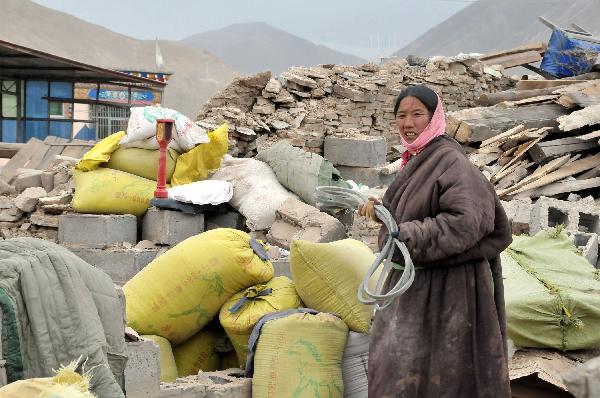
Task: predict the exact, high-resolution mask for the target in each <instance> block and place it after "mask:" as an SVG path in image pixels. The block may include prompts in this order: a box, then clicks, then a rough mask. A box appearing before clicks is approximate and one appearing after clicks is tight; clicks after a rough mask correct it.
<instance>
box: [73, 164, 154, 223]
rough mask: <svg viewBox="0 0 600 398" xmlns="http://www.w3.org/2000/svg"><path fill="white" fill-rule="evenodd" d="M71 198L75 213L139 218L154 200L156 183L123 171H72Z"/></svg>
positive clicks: (100, 169) (101, 169)
mask: <svg viewBox="0 0 600 398" xmlns="http://www.w3.org/2000/svg"><path fill="white" fill-rule="evenodd" d="M73 177H74V178H75V195H74V196H73V201H72V202H71V205H72V206H73V210H75V211H76V212H78V213H92V214H133V215H136V216H141V215H143V214H144V213H145V212H146V211H147V210H148V207H149V206H150V199H152V197H153V196H154V190H155V189H156V182H154V181H151V180H147V179H145V178H142V177H138V176H136V175H133V174H129V173H125V172H124V171H119V170H112V169H106V168H102V167H100V168H98V169H96V170H92V171H87V172H84V171H81V170H77V169H75V170H73Z"/></svg>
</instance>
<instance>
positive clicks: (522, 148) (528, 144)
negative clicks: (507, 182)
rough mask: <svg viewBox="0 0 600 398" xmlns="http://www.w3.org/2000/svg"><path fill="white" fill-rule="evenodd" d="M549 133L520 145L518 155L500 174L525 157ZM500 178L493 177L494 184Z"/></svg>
mask: <svg viewBox="0 0 600 398" xmlns="http://www.w3.org/2000/svg"><path fill="white" fill-rule="evenodd" d="M547 134H548V133H546V132H544V133H543V134H542V135H541V136H540V137H539V138H536V139H535V140H532V141H529V142H526V143H525V144H522V145H519V147H518V149H517V153H516V154H515V157H514V158H513V159H512V160H511V161H510V162H508V163H507V164H506V166H504V167H503V168H502V169H500V171H499V172H498V174H501V173H502V172H503V171H505V170H506V169H507V168H508V167H509V166H510V165H512V164H513V163H515V162H516V161H517V160H520V159H521V157H522V156H523V155H525V153H526V152H527V151H528V150H529V149H531V147H532V146H534V145H535V144H537V143H538V142H540V141H541V140H542V139H543V138H544V137H545V136H546V135H547ZM497 180H498V178H496V176H493V177H492V182H495V181H497Z"/></svg>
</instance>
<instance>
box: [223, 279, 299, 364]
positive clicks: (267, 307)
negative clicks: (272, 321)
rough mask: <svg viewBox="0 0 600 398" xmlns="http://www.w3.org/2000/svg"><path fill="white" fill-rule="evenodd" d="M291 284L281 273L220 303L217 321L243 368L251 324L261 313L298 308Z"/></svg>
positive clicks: (297, 298) (292, 284)
mask: <svg viewBox="0 0 600 398" xmlns="http://www.w3.org/2000/svg"><path fill="white" fill-rule="evenodd" d="M300 304H301V301H300V297H299V296H298V293H296V288H295V287H294V283H293V282H292V281H291V280H290V279H289V278H287V277H285V276H279V277H277V278H273V279H272V280H271V281H270V282H268V283H267V284H260V285H256V286H252V287H249V288H248V289H246V290H244V291H241V292H239V293H237V294H235V295H234V296H233V297H232V298H231V299H229V301H227V302H226V303H225V305H223V307H222V308H221V312H220V313H219V321H221V325H223V328H224V329H225V332H226V333H227V336H228V337H229V340H231V344H232V345H233V348H234V349H235V352H236V353H237V357H238V365H239V366H240V367H241V368H242V369H243V368H244V367H245V365H246V356H247V354H248V338H249V337H250V333H252V329H253V328H254V325H256V323H257V322H258V321H259V320H260V318H262V317H263V316H264V315H267V314H270V313H272V312H278V311H283V310H288V309H291V308H298V307H300Z"/></svg>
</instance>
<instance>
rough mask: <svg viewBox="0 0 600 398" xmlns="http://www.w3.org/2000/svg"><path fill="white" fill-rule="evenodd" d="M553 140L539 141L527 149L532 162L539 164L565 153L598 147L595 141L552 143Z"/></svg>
mask: <svg viewBox="0 0 600 398" xmlns="http://www.w3.org/2000/svg"><path fill="white" fill-rule="evenodd" d="M555 141H561V140H555ZM555 141H546V142H540V143H538V144H536V145H534V146H533V147H532V148H531V149H530V151H529V156H531V159H533V161H534V162H536V163H538V164H539V163H543V162H544V161H545V160H547V159H550V158H554V157H557V156H562V155H565V154H567V153H577V152H582V151H585V150H588V149H592V148H597V147H598V143H597V142H595V141H593V142H579V143H569V144H556V145H554V142H555Z"/></svg>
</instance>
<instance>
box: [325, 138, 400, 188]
mask: <svg viewBox="0 0 600 398" xmlns="http://www.w3.org/2000/svg"><path fill="white" fill-rule="evenodd" d="M387 152H388V148H387V140H386V139H385V138H384V137H372V136H365V135H354V136H343V135H332V136H328V137H326V138H325V144H324V147H323V156H324V157H325V158H326V159H327V160H329V161H330V162H331V163H333V165H334V166H335V167H336V168H337V169H338V171H339V172H340V174H341V176H342V178H344V179H345V180H352V181H354V182H356V183H360V184H363V185H367V186H369V187H377V186H388V185H389V184H390V183H391V182H392V181H393V180H394V177H395V175H394V174H391V175H384V174H382V168H383V166H385V165H386V155H387Z"/></svg>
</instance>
